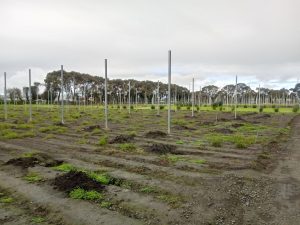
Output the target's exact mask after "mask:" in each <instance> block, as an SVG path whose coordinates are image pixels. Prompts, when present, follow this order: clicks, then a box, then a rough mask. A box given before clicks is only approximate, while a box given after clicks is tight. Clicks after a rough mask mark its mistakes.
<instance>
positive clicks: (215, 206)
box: [0, 109, 300, 225]
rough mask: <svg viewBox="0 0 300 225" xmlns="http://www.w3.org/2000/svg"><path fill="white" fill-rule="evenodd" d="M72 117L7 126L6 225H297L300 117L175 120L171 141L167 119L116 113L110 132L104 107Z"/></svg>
mask: <svg viewBox="0 0 300 225" xmlns="http://www.w3.org/2000/svg"><path fill="white" fill-rule="evenodd" d="M69 113H70V115H73V116H69V117H68V118H67V119H66V124H65V125H64V126H57V125H55V124H57V115H56V114H57V113H56V112H55V111H54V109H53V111H49V110H42V109H41V110H40V111H39V112H36V113H35V114H34V120H35V122H34V123H33V124H31V125H30V126H29V127H26V126H19V124H20V123H21V122H20V121H24V118H23V117H24V115H23V114H22V110H21V109H20V110H19V111H18V110H16V112H15V114H14V115H13V118H11V120H10V121H9V122H5V123H4V122H1V123H0V124H1V129H2V131H1V132H2V138H1V140H0V164H1V166H0V224H10V225H16V224H37V223H39V224H80V225H81V224H126V225H129V224H163V225H165V224H170V225H171V224H191V225H196V224H200V225H201V224H203V225H227V224H228V225H229V224H237V225H243V224H247V225H255V224H258V225H261V224H262V225H263V224H266V225H269V224H270V225H271V224H272V225H298V224H300V164H299V160H300V148H299V146H300V116H297V115H295V114H279V113H277V114H276V113H273V114H257V113H251V114H241V115H239V117H238V119H237V120H233V115H232V114H231V113H229V112H200V113H199V112H198V113H196V115H195V117H194V118H192V117H190V116H189V112H186V111H183V112H174V113H173V118H172V120H173V122H174V124H173V126H172V134H171V135H166V133H165V131H166V129H165V128H166V112H164V111H162V112H161V116H160V117H157V116H156V115H155V114H156V112H155V111H151V110H143V111H142V110H140V111H133V112H132V114H131V115H130V116H128V115H127V112H126V111H121V112H119V111H118V110H117V109H112V110H111V118H110V120H109V130H105V129H103V122H102V121H103V118H102V115H99V112H98V111H97V109H94V111H86V112H82V113H81V114H80V116H78V117H75V116H74V113H72V112H71V111H70V112H69ZM67 115H68V113H67ZM45 118H48V119H47V120H45ZM21 124H22V123H21ZM28 131H30V132H32V133H34V135H31V136H30V137H14V138H7V136H5V134H7V133H9V132H15V133H17V134H18V135H19V134H22V133H26V132H28ZM233 136H237V137H240V136H242V137H243V139H242V142H243V143H242V145H241V144H240V142H241V141H238V142H237V141H236V139H232V137H233ZM5 137H6V138H5ZM212 137H213V138H212ZM216 138H218V140H217V141H216V140H215V139H216ZM220 138H221V139H222V141H221V143H219V139H220ZM251 141H252V142H251ZM248 142H249V143H248ZM250 142H251V143H250ZM245 143H246V145H244V144H245ZM63 165H69V166H71V167H72V169H68V168H67V169H65V168H64V169H58V168H61V167H63ZM59 166H61V167H59ZM91 173H92V174H95V173H97V174H105V176H104V177H105V179H106V178H107V180H105V181H102V180H101V182H102V183H101V182H99V180H98V181H97V180H95V179H96V178H95V177H92V176H91V175H89V174H91ZM32 174H34V176H33V175H32ZM88 175H89V176H88ZM97 182H98V183H97ZM74 188H82V189H85V190H87V191H90V190H95V191H98V192H99V193H101V195H102V197H101V199H97V200H95V201H94V200H87V199H74V198H71V197H70V192H71V191H72V190H73V189H74Z"/></svg>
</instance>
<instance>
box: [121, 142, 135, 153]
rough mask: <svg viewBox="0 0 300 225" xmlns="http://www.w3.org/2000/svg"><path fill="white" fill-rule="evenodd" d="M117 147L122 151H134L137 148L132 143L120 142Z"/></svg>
mask: <svg viewBox="0 0 300 225" xmlns="http://www.w3.org/2000/svg"><path fill="white" fill-rule="evenodd" d="M119 149H120V150H122V151H124V152H134V151H136V150H137V147H136V146H135V144H133V143H122V144H119Z"/></svg>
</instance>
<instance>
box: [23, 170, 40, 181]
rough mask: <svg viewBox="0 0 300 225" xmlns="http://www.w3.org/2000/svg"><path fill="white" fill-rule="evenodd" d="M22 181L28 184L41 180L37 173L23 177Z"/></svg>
mask: <svg viewBox="0 0 300 225" xmlns="http://www.w3.org/2000/svg"><path fill="white" fill-rule="evenodd" d="M24 180H26V181H28V182H29V183H36V182H40V181H42V180H43V178H42V177H41V176H40V175H39V174H38V173H33V172H31V173H28V174H27V175H26V176H25V177H24Z"/></svg>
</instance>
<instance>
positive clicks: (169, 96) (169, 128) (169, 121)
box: [168, 50, 171, 134]
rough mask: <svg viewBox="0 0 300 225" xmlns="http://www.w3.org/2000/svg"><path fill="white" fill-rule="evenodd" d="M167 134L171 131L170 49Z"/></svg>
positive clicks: (169, 60)
mask: <svg viewBox="0 0 300 225" xmlns="http://www.w3.org/2000/svg"><path fill="white" fill-rule="evenodd" d="M168 64H169V65H168V134H170V133H171V50H169V52H168Z"/></svg>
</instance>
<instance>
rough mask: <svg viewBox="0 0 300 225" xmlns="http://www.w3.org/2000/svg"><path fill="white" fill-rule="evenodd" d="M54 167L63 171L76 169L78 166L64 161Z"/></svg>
mask: <svg viewBox="0 0 300 225" xmlns="http://www.w3.org/2000/svg"><path fill="white" fill-rule="evenodd" d="M53 169H54V170H57V171H61V172H70V171H71V170H76V167H75V166H73V165H71V164H69V163H63V164H61V165H59V166H55V167H53Z"/></svg>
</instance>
